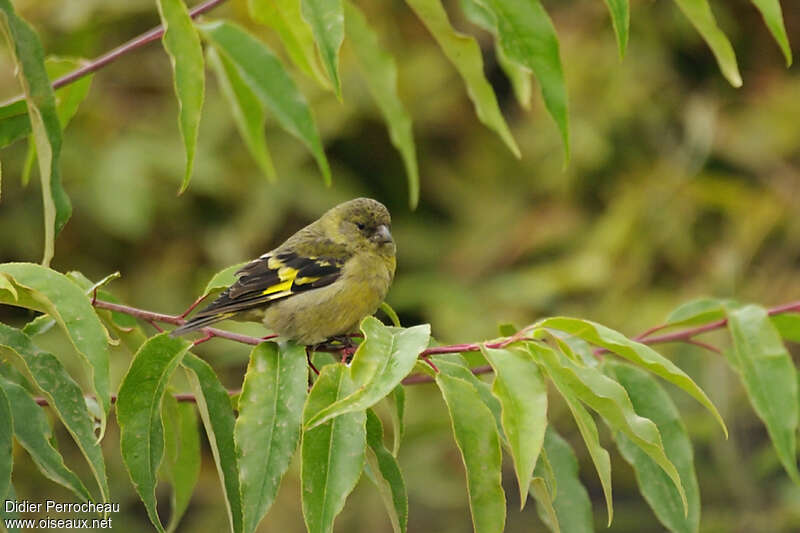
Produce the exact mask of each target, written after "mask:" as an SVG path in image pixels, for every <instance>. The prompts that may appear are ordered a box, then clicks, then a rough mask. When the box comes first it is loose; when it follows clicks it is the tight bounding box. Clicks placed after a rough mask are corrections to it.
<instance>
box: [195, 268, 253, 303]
mask: <svg viewBox="0 0 800 533" xmlns="http://www.w3.org/2000/svg"><path fill="white" fill-rule="evenodd" d="M247 263H249V261H244V262H242V263H238V264H236V265H231V266H229V267H226V268H223V269H222V270H220V271H219V272H217V273H216V274H214V275H213V276H212V277H211V279H210V280H209V282H208V284H207V285H206V289H205V290H204V291H203V297H206V296H208V295H209V294H211V293H216V292H217V291H221V290H223V289H226V288H228V287H229V286H231V285H233V283H234V282H235V281H236V272H238V270H239V269H240V268H242V267H243V266H245V265H246V264H247Z"/></svg>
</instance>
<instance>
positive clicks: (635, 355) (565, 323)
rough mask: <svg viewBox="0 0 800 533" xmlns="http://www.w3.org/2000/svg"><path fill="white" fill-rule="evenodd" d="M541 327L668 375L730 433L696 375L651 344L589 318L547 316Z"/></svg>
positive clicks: (668, 379) (661, 374) (664, 375)
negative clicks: (696, 381)
mask: <svg viewBox="0 0 800 533" xmlns="http://www.w3.org/2000/svg"><path fill="white" fill-rule="evenodd" d="M538 325H539V326H541V327H545V328H553V329H557V330H561V331H565V332H567V333H570V334H572V335H575V336H576V337H580V338H582V339H583V340H585V341H587V342H590V343H592V344H594V345H596V346H602V347H603V348H606V349H607V350H609V351H611V352H613V353H615V354H617V355H619V356H620V357H623V358H625V359H627V360H629V361H631V362H633V363H636V364H637V365H639V366H641V367H643V368H645V369H647V370H649V371H650V372H652V373H653V374H656V375H657V376H660V377H662V378H664V379H665V380H667V381H669V382H670V383H672V384H674V385H677V386H678V387H680V388H681V389H683V390H684V391H686V392H687V393H689V395H690V396H692V397H693V398H694V399H696V400H697V401H698V402H700V403H701V404H702V405H703V406H704V407H705V408H706V409H708V410H709V412H710V413H711V414H712V415H714V418H716V419H717V422H719V425H720V426H722V430H723V431H724V432H725V436H726V437H727V435H728V428H727V427H725V422H724V421H723V420H722V416H720V414H719V412H718V411H717V408H716V407H714V404H713V403H711V400H710V399H709V398H708V396H706V393H705V392H703V390H702V389H701V388H700V387H699V386H698V385H697V383H695V382H694V381H693V380H692V378H690V377H689V376H687V375H686V373H685V372H684V371H683V370H681V369H680V368H678V367H677V366H676V365H675V363H673V362H672V361H670V360H669V359H667V358H666V357H664V356H662V355H661V354H659V353H658V352H656V351H655V350H653V349H652V348H650V347H649V346H647V345H645V344H641V343H639V342H636V341H634V340H631V339H629V338H627V337H626V336H625V335H623V334H622V333H619V332H618V331H614V330H613V329H611V328H607V327H605V326H603V325H601V324H597V323H595V322H591V321H589V320H580V319H577V318H567V317H555V318H547V319H545V320H542V321H540V322H539V323H538Z"/></svg>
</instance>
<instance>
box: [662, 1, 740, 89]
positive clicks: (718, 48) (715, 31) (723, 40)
mask: <svg viewBox="0 0 800 533" xmlns="http://www.w3.org/2000/svg"><path fill="white" fill-rule="evenodd" d="M675 3H677V4H678V7H680V9H681V11H683V14H684V15H686V18H688V19H689V22H691V23H692V25H693V26H694V27H695V29H697V31H698V32H700V35H702V37H703V40H704V41H705V42H706V44H708V46H709V47H710V48H711V51H712V52H713V53H714V57H715V58H716V60H717V64H718V65H719V69H720V70H721V71H722V75H723V76H725V78H726V79H727V80H728V82H729V83H730V84H731V85H733V86H734V87H741V86H742V77H741V75H740V74H739V67H738V66H737V64H736V54H735V53H734V51H733V47H732V46H731V43H730V41H728V38H727V37H726V36H725V34H724V33H723V32H722V30H721V29H720V28H719V26H717V21H716V19H715V18H714V14H713V13H712V12H711V6H710V5H709V3H708V0H675Z"/></svg>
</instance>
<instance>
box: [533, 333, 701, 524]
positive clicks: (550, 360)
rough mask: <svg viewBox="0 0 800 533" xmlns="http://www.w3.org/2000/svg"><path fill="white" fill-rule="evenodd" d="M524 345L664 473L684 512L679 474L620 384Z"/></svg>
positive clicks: (649, 422)
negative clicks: (677, 495)
mask: <svg viewBox="0 0 800 533" xmlns="http://www.w3.org/2000/svg"><path fill="white" fill-rule="evenodd" d="M528 347H529V348H530V350H531V353H532V354H533V356H534V358H535V359H536V360H537V361H538V362H539V363H541V364H542V366H543V367H544V368H545V370H546V371H547V374H548V375H549V376H550V378H551V379H553V383H554V384H555V385H556V387H558V388H559V390H560V388H561V387H564V388H566V389H569V390H570V391H571V392H572V393H573V394H574V395H575V396H576V397H577V398H578V399H580V401H582V402H583V403H585V404H586V405H588V406H589V407H591V408H592V409H594V410H595V411H597V413H598V414H599V415H600V416H602V417H603V419H605V421H606V422H607V423H608V425H609V426H610V427H611V428H612V429H614V430H617V431H622V432H623V433H624V434H625V435H626V436H627V437H629V438H630V439H631V441H633V442H634V443H635V444H636V445H637V446H638V447H639V448H641V449H642V450H643V451H644V452H645V453H646V454H647V455H648V456H650V457H651V458H652V459H653V460H654V461H655V462H656V463H657V464H658V465H659V466H660V467H661V468H662V469H663V470H664V472H666V473H667V475H668V476H669V478H670V479H671V480H672V482H673V483H674V484H675V487H677V489H678V492H679V494H680V495H681V500H682V502H683V506H684V511H685V512H688V509H689V507H688V501H687V499H686V494H685V492H684V490H683V485H682V484H681V478H680V475H679V474H678V471H677V469H676V468H675V465H673V464H672V462H671V461H670V460H669V458H668V457H667V455H666V452H665V451H664V445H663V443H662V442H661V434H660V433H659V431H658V427H657V426H656V425H655V423H653V421H652V420H650V419H648V418H644V417H642V416H639V415H638V414H636V411H635V410H634V409H633V404H631V400H630V398H628V393H627V392H626V391H625V389H624V388H623V387H622V385H620V384H619V383H617V382H616V381H614V380H612V379H610V378H608V377H606V376H604V375H603V374H601V373H600V371H598V370H597V369H596V368H593V367H585V366H582V365H579V364H577V363H575V362H574V361H572V360H570V359H568V358H567V357H565V356H564V355H563V354H560V353H557V352H555V351H554V350H553V349H552V348H549V347H547V346H543V345H541V344H539V343H535V342H531V343H528Z"/></svg>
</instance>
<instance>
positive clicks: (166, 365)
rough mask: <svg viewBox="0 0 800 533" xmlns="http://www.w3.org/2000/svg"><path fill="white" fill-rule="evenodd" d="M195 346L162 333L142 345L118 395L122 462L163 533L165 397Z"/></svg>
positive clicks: (156, 524) (118, 421)
mask: <svg viewBox="0 0 800 533" xmlns="http://www.w3.org/2000/svg"><path fill="white" fill-rule="evenodd" d="M190 346H191V344H190V343H189V342H188V341H186V340H184V339H181V338H176V337H170V336H169V335H168V334H167V333H161V334H159V335H156V336H155V337H152V338H151V339H149V340H148V341H147V342H146V343H144V344H143V345H142V347H141V348H140V349H139V351H138V352H137V353H136V355H135V356H134V358H133V361H131V366H130V368H129V369H128V372H127V374H125V377H124V378H123V380H122V384H121V385H120V387H119V394H118V396H117V407H116V411H117V423H118V424H119V428H120V437H119V441H120V448H121V449H122V460H123V462H124V463H125V467H126V468H127V470H128V474H129V475H130V478H131V481H132V482H133V485H134V488H136V492H137V493H138V494H139V497H140V498H141V499H142V502H143V503H144V506H145V508H146V509H147V516H148V517H149V518H150V521H151V522H152V523H153V525H154V526H155V527H156V529H157V530H159V531H163V530H164V528H163V526H162V525H161V520H160V519H159V517H158V511H156V483H157V482H158V468H159V466H160V465H161V460H162V458H163V455H164V424H163V422H162V420H161V398H162V396H163V395H164V390H165V388H166V386H167V382H168V381H169V378H170V376H172V373H173V371H174V370H175V368H176V367H177V366H178V363H180V361H181V358H182V357H183V355H184V354H185V353H186V351H187V350H188V349H189V347H190Z"/></svg>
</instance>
